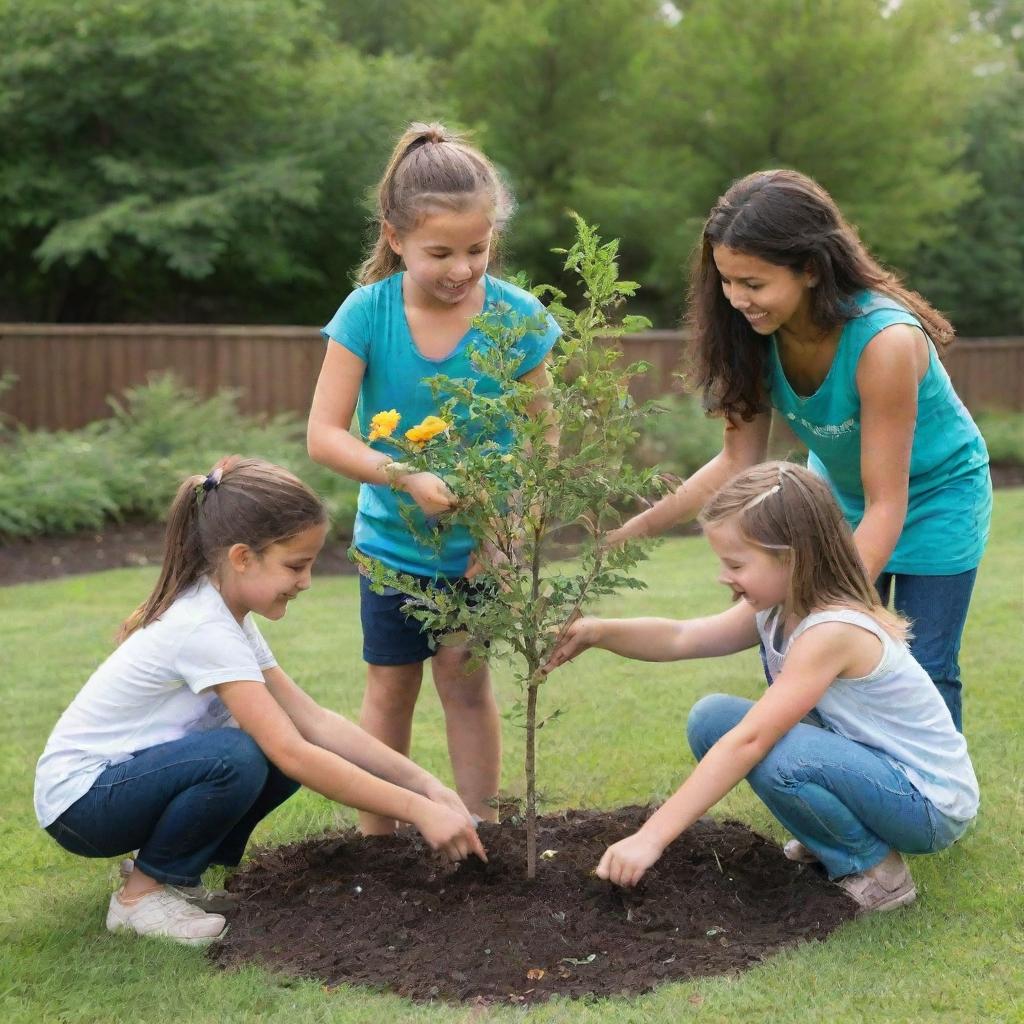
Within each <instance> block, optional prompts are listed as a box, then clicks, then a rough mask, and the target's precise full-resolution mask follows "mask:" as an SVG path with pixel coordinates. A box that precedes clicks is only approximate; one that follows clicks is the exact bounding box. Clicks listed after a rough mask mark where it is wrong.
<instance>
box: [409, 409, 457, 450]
mask: <svg viewBox="0 0 1024 1024" xmlns="http://www.w3.org/2000/svg"><path fill="white" fill-rule="evenodd" d="M447 429H448V424H447V423H445V421H444V420H443V419H441V417H440V416H428V417H427V418H426V419H425V420H423V422H422V423H417V424H416V426H415V427H410V428H409V429H408V430H407V431H406V432H405V436H406V437H407V438H408V439H409V440H410V441H412V443H413V444H423V443H424V442H426V441H429V440H430V439H431V438H432V437H436V436H437V435H438V434H443V433H444V432H445V431H446V430H447Z"/></svg>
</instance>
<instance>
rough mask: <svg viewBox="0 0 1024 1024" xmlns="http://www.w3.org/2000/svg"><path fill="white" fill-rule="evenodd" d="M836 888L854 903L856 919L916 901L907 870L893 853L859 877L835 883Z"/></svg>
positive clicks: (896, 854) (901, 860) (914, 886)
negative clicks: (843, 891) (841, 890)
mask: <svg viewBox="0 0 1024 1024" xmlns="http://www.w3.org/2000/svg"><path fill="white" fill-rule="evenodd" d="M836 884H837V885H838V886H840V888H842V889H844V890H845V891H846V894H847V895H848V896H850V898H851V899H853V900H855V901H856V902H857V904H858V906H859V907H860V910H858V911H857V913H858V915H860V914H871V913H874V912H875V911H879V910H895V909H896V908H897V907H905V906H907V905H908V904H910V903H913V902H914V900H916V899H917V886H916V885H914V879H913V878H911V876H910V869H909V868H908V867H907V865H906V864H905V863H904V861H903V858H902V857H901V856H900V855H899V854H898V853H897V852H896V851H895V850H894V851H893V852H892V853H890V854H889V855H888V856H887V857H886V858H885V860H883V861H882V862H881V863H880V864H876V865H875V866H874V867H873V868H869V869H868V870H867V871H863V872H861V873H860V874H856V875H847V876H846V877H845V878H840V879H837V881H836Z"/></svg>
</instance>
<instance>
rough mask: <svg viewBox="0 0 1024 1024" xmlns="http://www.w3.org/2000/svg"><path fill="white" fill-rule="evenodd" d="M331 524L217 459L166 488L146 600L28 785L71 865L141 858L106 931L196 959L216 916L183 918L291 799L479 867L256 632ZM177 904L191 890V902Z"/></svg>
mask: <svg viewBox="0 0 1024 1024" xmlns="http://www.w3.org/2000/svg"><path fill="white" fill-rule="evenodd" d="M326 532H327V515H326V512H325V510H324V507H323V505H322V504H321V502H320V500H319V499H318V498H317V496H316V495H315V494H314V493H313V492H312V491H310V490H309V488H307V487H306V486H305V485H304V484H303V483H302V482H301V481H300V480H298V479H297V478H296V477H294V476H293V475H292V474H291V473H289V472H287V471H286V470H284V469H281V468H280V467H278V466H274V465H271V464H269V463H266V462H262V461H259V460H255V459H242V458H240V457H238V456H231V457H229V458H227V459H223V460H221V462H220V463H218V465H217V467H215V469H214V470H213V471H212V472H211V473H210V474H209V475H208V476H207V477H205V478H204V477H202V476H198V475H197V476H194V477H190V478H189V479H187V480H186V481H185V482H184V483H183V484H182V485H181V487H180V489H179V491H178V494H177V497H176V498H175V500H174V504H173V505H172V507H171V511H170V515H169V518H168V526H167V547H166V552H165V555H164V564H163V568H162V571H161V573H160V577H159V579H158V581H157V584H156V587H155V589H154V590H153V593H152V594H151V595H150V597H149V598H148V600H147V601H145V602H144V603H143V604H142V605H141V606H140V607H139V608H138V609H137V610H136V611H135V612H134V614H133V615H132V616H131V617H130V618H129V619H128V620H127V621H126V622H125V624H124V626H123V627H122V630H121V636H120V641H121V642H120V645H119V646H118V648H117V650H115V651H114V653H113V654H111V655H110V657H109V658H107V660H106V661H105V662H104V663H103V664H102V665H101V666H100V667H99V668H98V669H97V670H96V671H95V672H94V673H93V675H92V677H91V678H90V679H89V681H88V682H87V683H86V684H85V686H84V687H83V688H82V690H81V691H80V692H79V694H78V696H77V697H76V698H75V699H74V701H73V702H72V703H71V705H70V707H69V708H68V709H67V710H66V711H65V712H64V714H63V715H62V716H61V718H60V720H59V721H58V723H57V725H56V727H55V728H54V730H53V733H52V734H51V736H50V738H49V741H48V742H47V744H46V749H45V750H44V752H43V755H42V757H41V758H40V759H39V764H38V767H37V771H36V784H35V808H36V815H37V817H38V819H39V823H40V824H41V825H42V826H43V827H44V828H45V829H46V830H47V831H48V832H49V833H50V835H52V836H53V838H54V839H55V840H56V841H57V842H58V843H59V844H60V845H61V846H62V847H64V848H65V849H66V850H68V851H70V852H71V853H75V854H80V855H82V856H85V857H112V856H116V855H119V854H122V853H124V852H126V851H128V850H134V849H138V851H139V852H138V856H137V858H136V860H135V863H134V869H133V870H131V871H130V872H126V874H127V879H126V881H125V883H124V886H123V888H122V889H121V890H120V891H119V892H116V893H114V895H113V896H112V897H111V899H110V906H109V910H108V913H107V927H108V928H109V929H111V930H118V929H122V928H123V929H127V930H130V931H134V932H137V933H140V934H156V935H164V936H167V937H170V938H172V939H176V940H178V941H181V942H186V943H191V944H200V943H204V942H209V941H211V940H212V939H215V938H217V937H219V936H220V935H221V934H222V933H223V931H224V929H225V926H226V924H225V918H224V917H223V916H222V915H220V914H216V913H208V912H206V911H205V910H203V909H202V906H201V905H199V906H197V905H195V904H196V901H195V899H194V898H192V899H190V898H189V897H195V895H196V894H195V891H194V890H197V889H199V890H200V891H201V886H200V879H201V876H202V874H203V872H204V871H205V870H206V868H207V867H208V866H210V865H211V864H222V865H227V866H233V865H237V864H238V863H239V861H240V860H241V857H242V853H243V851H244V849H245V846H246V843H247V842H248V840H249V836H250V835H251V833H252V831H253V829H254V828H255V827H256V825H257V823H258V822H259V821H261V820H262V819H263V818H264V817H266V815H267V814H269V813H270V812H271V811H272V810H273V809H274V808H275V807H277V806H279V805H280V804H281V803H282V802H283V801H285V800H287V799H288V797H290V796H291V795H292V794H293V793H294V792H295V791H296V790H297V789H298V788H299V786H300V785H305V786H308V787H309V788H310V789H313V790H315V791H316V792H318V793H321V794H323V795H324V796H327V797H329V798H331V799H332V800H336V801H338V802H339V803H343V804H347V805H349V806H352V807H356V808H359V809H360V810H367V811H373V812H375V813H378V814H385V815H388V816H389V817H392V818H397V819H399V820H401V821H407V822H411V823H412V824H413V825H415V826H416V827H417V828H418V829H419V830H420V832H421V833H422V834H423V836H424V838H425V839H426V840H427V842H428V843H429V844H430V846H431V847H433V848H434V849H439V850H441V851H443V852H444V853H445V854H446V855H448V856H449V857H451V858H453V859H457V860H458V859H463V858H465V857H467V856H468V855H469V854H471V853H473V854H476V855H477V856H479V857H485V854H484V850H483V847H482V846H481V844H480V840H479V838H478V837H477V834H476V832H475V830H474V826H473V821H472V818H471V816H470V814H469V812H468V811H467V810H466V808H465V806H464V805H463V803H462V801H461V800H460V799H459V797H458V796H457V795H456V794H455V793H454V792H453V791H452V790H450V789H448V788H447V787H445V786H443V785H442V784H441V783H440V782H439V781H438V780H437V779H436V778H434V777H433V776H432V775H430V774H429V773H428V772H426V771H424V770H423V769H422V768H419V767H417V766H416V765H415V764H413V762H412V761H410V760H408V758H406V757H403V756H402V755H401V754H398V753H396V752H395V751H393V750H391V749H390V748H389V747H386V746H385V745H384V744H383V743H380V742H379V741H377V740H375V739H374V738H373V737H371V736H369V735H368V734H367V733H365V732H363V730H361V729H360V728H359V727H358V726H356V725H354V724H352V723H351V722H349V721H347V720H346V719H345V718H343V717H342V716H341V715H338V714H335V713H334V712H332V711H328V710H327V709H325V708H323V707H321V706H320V705H319V704H317V703H316V701H314V700H313V699H312V698H311V697H309V696H308V695H307V694H306V693H305V692H304V691H303V690H302V689H300V687H299V686H298V685H297V684H296V683H294V682H293V681H292V680H291V679H290V678H289V677H288V675H287V674H286V673H285V672H284V670H283V669H282V668H281V667H280V666H279V665H278V664H277V661H276V660H275V658H274V656H273V654H272V653H271V651H270V648H269V647H268V646H267V644H266V642H265V641H264V639H263V637H262V636H261V634H260V631H259V628H258V627H257V625H256V623H255V622H254V621H253V617H252V613H253V612H256V613H257V614H259V615H262V616H264V617H265V618H268V619H280V618H282V617H283V616H284V614H285V611H286V609H287V607H288V602H289V601H291V600H293V599H294V598H296V597H297V596H298V595H299V594H300V593H301V592H302V591H304V590H306V589H307V588H308V587H309V585H310V573H311V571H312V566H313V562H314V560H315V559H316V556H317V554H318V553H319V551H320V548H321V547H322V546H323V543H324V538H325V536H326ZM190 890H193V891H191V892H190Z"/></svg>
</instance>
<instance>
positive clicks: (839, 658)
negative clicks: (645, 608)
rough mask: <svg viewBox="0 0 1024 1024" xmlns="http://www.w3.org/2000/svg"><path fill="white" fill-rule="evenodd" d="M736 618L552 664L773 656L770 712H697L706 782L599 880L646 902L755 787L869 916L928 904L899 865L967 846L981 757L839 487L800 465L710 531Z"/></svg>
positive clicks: (572, 650) (655, 818) (695, 742)
mask: <svg viewBox="0 0 1024 1024" xmlns="http://www.w3.org/2000/svg"><path fill="white" fill-rule="evenodd" d="M700 521H701V525H702V526H703V527H704V535H705V536H706V537H707V540H708V542H709V543H710V544H711V547H712V548H713V549H714V551H715V554H716V555H718V558H719V560H720V562H721V565H722V573H721V576H720V577H719V580H720V582H722V583H724V584H725V585H726V586H728V587H729V588H730V590H731V591H732V593H733V599H734V600H735V601H737V602H738V603H737V604H736V605H735V607H733V608H731V609H730V610H729V611H726V612H722V613H721V614H718V615H711V616H708V617H707V618H702V619H692V620H690V621H687V622H677V621H674V620H671V619H593V618H582V619H578V620H577V621H576V622H575V623H573V625H572V626H571V627H570V628H569V629H568V630H567V631H566V636H565V637H564V639H563V641H562V643H561V644H560V645H559V647H558V648H557V649H556V650H555V652H554V654H553V655H552V657H551V660H550V663H549V664H550V667H554V666H556V665H560V664H563V663H564V662H566V661H569V660H570V659H571V658H573V657H575V656H576V655H577V654H579V653H580V652H581V651H583V650H586V648H588V647H603V648H605V649H606V650H609V651H614V652H615V653H617V654H621V655H624V656H625V657H627V658H638V659H641V660H644V661H674V660H677V659H683V658H709V657H717V656H721V655H725V654H732V653H734V652H736V651H741V650H745V649H747V648H750V647H756V646H757V644H758V642H759V641H760V642H761V643H763V645H764V650H765V660H766V667H767V669H768V674H769V678H770V680H771V685H770V686H769V688H768V690H767V692H766V693H764V695H763V696H762V697H761V698H760V700H758V701H756V702H755V701H750V700H746V699H745V698H742V697H732V696H727V695H724V694H712V695H710V696H707V697H704V698H702V699H701V700H699V701H698V702H697V703H696V704H695V705H694V706H693V709H692V710H691V711H690V718H689V721H688V723H687V737H688V739H689V742H690V747H691V749H692V750H693V753H694V756H695V757H696V758H697V760H698V761H699V764H698V765H697V767H696V768H695V769H694V771H693V772H692V773H691V775H690V776H689V778H687V779H686V781H685V782H683V784H682V786H680V788H679V790H678V791H677V792H676V793H675V794H674V795H673V796H672V797H670V798H669V800H668V801H666V803H665V804H664V805H663V806H662V807H660V808H659V809H658V810H657V811H655V813H654V814H653V815H652V816H651V817H650V818H649V819H648V821H647V822H646V823H645V824H644V825H643V827H642V828H641V829H640V830H639V831H638V832H637V833H635V834H634V835H632V836H629V837H628V838H626V839H623V840H622V841H621V842H618V843H615V844H614V845H613V846H610V847H609V848H608V849H607V850H606V851H605V854H604V856H603V857H602V859H601V862H600V864H599V865H598V868H597V874H598V875H599V876H600V877H601V878H607V879H610V880H611V881H612V882H615V883H617V884H619V885H635V884H636V883H637V882H638V881H639V880H640V878H641V877H642V876H643V874H644V873H645V872H646V871H647V869H648V868H650V867H651V866H652V865H653V864H654V863H655V862H656V861H657V860H658V858H659V857H660V856H661V854H662V852H663V851H664V849H665V847H666V846H667V845H668V844H669V843H670V842H671V841H672V840H673V839H675V838H676V836H678V835H679V834H680V833H681V832H683V831H684V830H685V829H687V828H689V826H690V825H692V824H693V822H694V821H696V820H697V818H699V817H700V816H701V815H702V814H704V813H705V812H706V811H707V810H708V809H709V808H711V807H712V806H714V805H715V804H716V803H717V802H718V801H719V800H721V799H722V797H724V796H725V794H726V793H728V792H729V791H730V790H731V789H732V788H733V787H734V786H736V785H738V784H739V782H740V781H741V780H742V779H744V778H745V779H746V780H747V781H748V782H749V783H750V786H751V788H752V789H753V790H754V792H755V793H756V794H757V795H758V796H759V797H760V798H761V799H762V800H763V801H764V802H765V804H766V805H767V806H768V809H769V810H770V811H771V812H772V814H774V815H775V817H776V818H777V819H778V820H779V821H780V822H781V823H782V824H783V825H784V826H785V827H786V828H787V829H788V830H789V831H790V832H792V833H793V835H794V836H796V839H794V840H791V841H790V842H789V843H787V844H786V847H785V851H784V852H785V854H786V856H787V857H789V858H790V859H791V860H800V861H820V862H821V863H822V865H823V866H824V868H825V870H826V871H827V872H828V874H829V877H830V878H834V879H836V880H838V882H839V885H840V886H842V888H843V889H845V890H846V892H847V893H848V894H849V895H850V896H851V897H852V898H853V899H854V900H855V901H856V902H857V903H858V905H859V907H860V909H861V911H862V912H863V911H870V910H888V909H891V908H894V907H899V906H903V905H905V904H907V903H910V902H912V901H913V900H914V898H915V896H916V894H917V891H916V889H915V887H914V881H913V879H912V878H911V876H910V872H909V870H908V869H907V866H906V864H905V863H904V861H903V858H902V857H901V856H900V851H904V852H909V853H933V852H935V851H937V850H941V849H943V848H945V847H947V846H949V845H950V844H951V843H953V842H955V840H956V839H957V838H959V836H961V835H962V834H963V832H964V830H965V829H966V828H967V826H968V824H969V823H970V821H971V820H972V819H973V818H974V816H975V813H976V812H977V808H978V783H977V780H976V778H975V776H974V769H973V767H972V766H971V760H970V758H969V757H968V754H967V744H966V743H965V741H964V738H963V736H961V735H960V733H958V732H957V730H956V728H955V727H954V725H953V719H952V717H951V715H950V712H949V709H948V708H947V707H946V705H945V703H944V702H943V700H942V698H941V697H940V696H939V692H938V690H936V689H935V687H934V686H933V685H932V683H931V681H930V679H929V677H928V675H927V673H926V672H925V671H924V669H923V668H922V667H921V666H920V665H919V664H918V663H917V662H916V661H915V660H914V659H913V657H912V656H911V654H910V652H909V650H908V649H907V646H906V637H907V634H908V628H907V623H906V621H905V620H902V619H900V618H899V617H898V616H896V615H894V614H892V613H891V612H889V611H887V610H886V609H885V608H884V607H883V606H882V604H881V602H880V601H879V597H878V593H877V591H875V589H874V587H872V585H871V583H870V581H869V580H868V576H867V573H866V570H865V568H864V563H863V562H862V561H861V559H860V557H859V555H858V554H857V549H856V547H855V546H854V543H853V535H852V534H851V532H850V528H849V526H848V525H847V524H846V522H845V520H844V519H843V516H842V513H841V512H840V510H839V506H838V505H837V504H836V501H835V498H833V496H832V493H831V491H830V490H829V488H828V486H827V485H826V484H825V483H824V481H822V480H821V478H820V477H818V476H816V475H815V474H813V473H811V472H809V471H808V470H806V469H804V468H803V467H802V466H796V465H793V464H791V463H784V462H770V463H764V464H762V465H759V466H755V467H754V468H753V469H749V470H746V471H745V472H743V473H740V474H739V475H738V476H737V477H735V478H734V479H733V480H732V481H731V482H730V483H728V484H726V486H725V487H724V488H722V490H721V491H719V492H718V493H717V494H716V495H715V496H714V497H713V498H712V499H711V501H710V502H709V503H708V505H707V506H706V507H705V508H704V510H703V512H702V513H701V516H700Z"/></svg>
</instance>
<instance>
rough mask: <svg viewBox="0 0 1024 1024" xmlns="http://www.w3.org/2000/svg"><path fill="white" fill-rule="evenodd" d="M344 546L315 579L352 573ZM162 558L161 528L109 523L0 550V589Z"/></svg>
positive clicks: (337, 546)
mask: <svg viewBox="0 0 1024 1024" xmlns="http://www.w3.org/2000/svg"><path fill="white" fill-rule="evenodd" d="M347 551H348V541H347V540H338V541H328V542H327V544H326V545H325V546H324V549H323V551H321V552H320V556H319V557H318V558H317V560H316V563H315V565H314V567H313V574H314V575H316V576H328V575H337V574H341V573H351V572H355V566H354V565H353V564H352V563H351V562H350V561H349V560H348V554H347ZM163 553H164V526H163V524H162V523H111V524H109V525H107V526H104V527H103V529H102V530H96V531H94V532H90V533H76V534H74V535H72V536H69V537H35V538H33V539H32V540H12V541H9V542H8V543H6V544H0V586H3V585H9V584H12V583H31V582H33V581H35V580H49V579H56V578H57V577H58V576H73V575H77V574H79V573H85V572H98V571H99V570H101V569H122V568H125V567H127V566H136V565H154V566H159V565H160V562H161V561H162V560H163Z"/></svg>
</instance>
